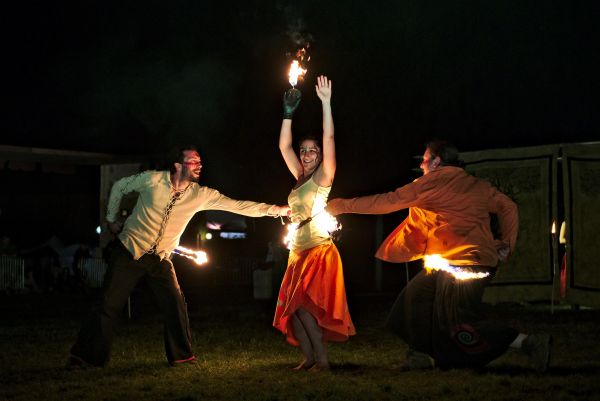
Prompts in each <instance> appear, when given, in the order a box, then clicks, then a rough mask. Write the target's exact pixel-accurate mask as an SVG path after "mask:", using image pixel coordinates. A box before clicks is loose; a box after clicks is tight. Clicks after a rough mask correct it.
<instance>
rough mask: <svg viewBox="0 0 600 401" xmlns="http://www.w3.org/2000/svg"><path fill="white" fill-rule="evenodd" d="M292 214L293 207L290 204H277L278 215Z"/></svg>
mask: <svg viewBox="0 0 600 401" xmlns="http://www.w3.org/2000/svg"><path fill="white" fill-rule="evenodd" d="M291 214H292V209H290V207H289V206H288V205H285V206H277V216H283V217H287V216H289V215H291Z"/></svg>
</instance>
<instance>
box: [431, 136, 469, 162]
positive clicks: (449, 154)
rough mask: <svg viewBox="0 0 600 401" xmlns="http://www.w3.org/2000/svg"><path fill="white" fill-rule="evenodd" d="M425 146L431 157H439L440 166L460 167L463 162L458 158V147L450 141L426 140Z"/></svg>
mask: <svg viewBox="0 0 600 401" xmlns="http://www.w3.org/2000/svg"><path fill="white" fill-rule="evenodd" d="M425 146H426V147H427V149H429V152H430V153H431V157H432V158H435V157H439V158H440V166H456V167H462V165H463V162H462V160H460V159H459V158H458V149H457V148H456V146H454V145H453V144H452V143H450V142H448V141H445V140H440V139H434V140H431V141H429V142H427V143H426V144H425Z"/></svg>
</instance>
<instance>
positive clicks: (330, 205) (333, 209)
mask: <svg viewBox="0 0 600 401" xmlns="http://www.w3.org/2000/svg"><path fill="white" fill-rule="evenodd" d="M340 201H341V199H330V200H329V202H327V206H325V211H326V212H327V213H329V214H330V215H332V216H337V215H338V214H340V210H339V205H340Z"/></svg>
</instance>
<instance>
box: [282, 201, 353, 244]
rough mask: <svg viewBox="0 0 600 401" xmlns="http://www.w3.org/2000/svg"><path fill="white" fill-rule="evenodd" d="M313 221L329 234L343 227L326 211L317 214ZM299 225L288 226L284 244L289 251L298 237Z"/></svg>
mask: <svg viewBox="0 0 600 401" xmlns="http://www.w3.org/2000/svg"><path fill="white" fill-rule="evenodd" d="M311 220H312V222H314V224H316V225H317V227H318V228H319V230H321V231H327V232H328V233H329V234H332V233H334V232H336V231H339V230H341V229H342V225H341V224H340V223H339V222H338V221H337V219H336V218H335V217H333V216H332V215H330V214H329V213H327V212H325V210H321V211H320V212H318V213H316V214H315V215H314V216H313V217H312V219H311ZM298 225H299V223H290V224H288V225H287V233H286V235H285V237H284V238H283V243H284V244H285V246H286V247H287V248H288V249H290V246H291V244H292V241H293V240H294V237H295V236H296V232H297V231H298Z"/></svg>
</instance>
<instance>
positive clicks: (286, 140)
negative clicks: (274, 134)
mask: <svg viewBox="0 0 600 401" xmlns="http://www.w3.org/2000/svg"><path fill="white" fill-rule="evenodd" d="M301 96H302V94H301V92H300V91H299V90H298V89H295V88H292V89H289V90H287V91H286V92H285V93H284V94H283V122H282V123H281V131H279V150H280V151H281V155H282V156H283V160H285V164H286V165H287V167H288V169H289V170H290V172H291V173H292V175H293V176H294V178H295V179H296V180H297V179H298V178H299V177H300V176H301V175H302V165H301V164H300V160H299V159H298V156H296V153H295V152H294V147H293V145H292V117H293V115H294V112H295V111H296V109H297V108H298V104H300V98H301Z"/></svg>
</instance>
